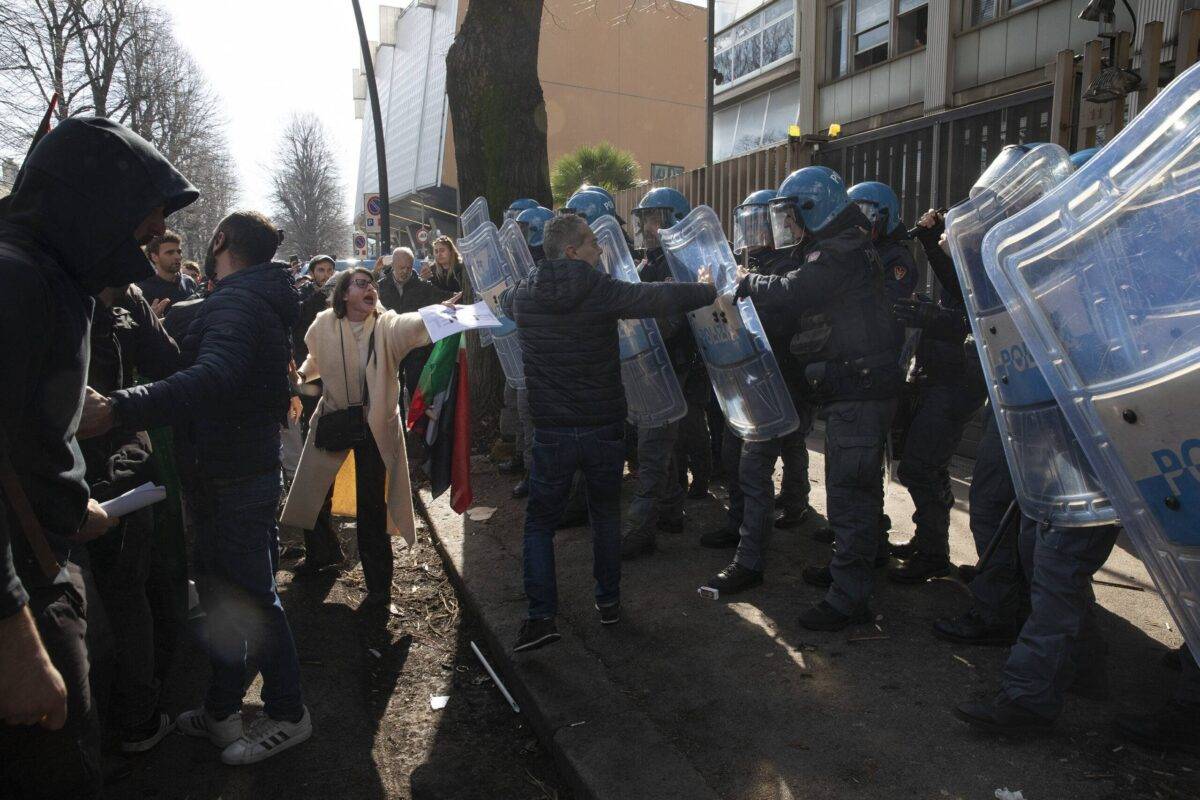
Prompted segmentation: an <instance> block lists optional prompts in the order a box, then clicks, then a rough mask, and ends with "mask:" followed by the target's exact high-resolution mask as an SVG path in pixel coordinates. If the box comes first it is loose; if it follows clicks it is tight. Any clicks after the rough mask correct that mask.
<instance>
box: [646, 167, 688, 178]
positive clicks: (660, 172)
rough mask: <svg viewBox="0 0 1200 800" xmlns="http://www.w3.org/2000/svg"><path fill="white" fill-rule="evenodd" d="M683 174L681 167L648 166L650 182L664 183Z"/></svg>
mask: <svg viewBox="0 0 1200 800" xmlns="http://www.w3.org/2000/svg"><path fill="white" fill-rule="evenodd" d="M682 174H683V167H677V166H675V165H674V164H651V165H650V180H652V181H665V180H666V179H667V178H672V177H674V176H676V175H682Z"/></svg>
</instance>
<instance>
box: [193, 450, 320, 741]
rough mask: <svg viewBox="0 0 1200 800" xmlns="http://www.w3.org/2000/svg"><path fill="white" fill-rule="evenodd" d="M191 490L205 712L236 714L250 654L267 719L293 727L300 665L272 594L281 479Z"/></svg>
mask: <svg viewBox="0 0 1200 800" xmlns="http://www.w3.org/2000/svg"><path fill="white" fill-rule="evenodd" d="M197 489H198V493H199V495H200V497H199V501H200V502H199V509H198V511H199V514H198V519H197V523H198V528H199V535H198V538H197V541H196V548H197V563H198V566H199V569H200V573H201V574H200V575H199V578H200V580H199V582H198V589H199V591H200V602H201V604H202V606H203V608H204V611H205V613H206V614H207V630H208V655H209V660H210V661H211V663H212V679H211V681H210V683H209V687H208V694H207V696H206V697H205V699H204V707H205V708H206V709H207V710H208V712H209V713H210V714H212V715H213V716H214V717H217V718H218V719H223V718H224V717H227V716H229V715H230V714H232V713H235V712H238V711H240V710H241V708H242V698H243V697H244V696H245V693H246V686H247V684H249V682H250V680H249V679H250V677H251V676H250V675H247V673H246V657H247V655H248V654H250V653H253V658H254V663H255V664H256V665H257V666H258V669H259V670H260V671H261V672H262V676H263V689H262V700H263V706H264V710H265V711H266V713H267V716H269V717H271V718H272V719H278V720H289V721H296V720H298V719H299V718H300V717H301V716H302V715H303V713H304V701H303V699H302V698H301V695H300V659H299V657H298V656H297V655H296V643H295V641H294V640H293V639H292V629H291V627H289V626H288V621H287V614H286V613H285V612H284V610H283V606H282V605H281V604H280V602H279V595H278V594H276V592H275V570H276V567H277V566H278V563H279V526H278V525H277V523H276V521H275V514H276V512H277V511H278V507H279V494H280V491H281V489H282V484H281V481H280V475H279V472H277V471H276V472H270V473H265V474H262V475H249V476H246V477H243V478H229V479H217V478H209V479H203V480H201V481H199V482H198V484H197Z"/></svg>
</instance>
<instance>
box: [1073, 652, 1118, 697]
mask: <svg viewBox="0 0 1200 800" xmlns="http://www.w3.org/2000/svg"><path fill="white" fill-rule="evenodd" d="M1067 693H1068V694H1073V695H1075V696H1076V697H1082V698H1084V699H1085V700H1094V701H1096V702H1097V703H1103V702H1106V701H1108V700H1111V699H1112V692H1111V691H1109V688H1108V668H1107V667H1105V666H1104V664H1103V662H1101V663H1099V664H1090V665H1088V667H1087V669H1086V670H1080V671H1079V672H1077V673H1075V680H1073V681H1071V685H1070V686H1068V687H1067Z"/></svg>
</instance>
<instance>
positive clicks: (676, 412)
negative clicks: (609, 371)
mask: <svg viewBox="0 0 1200 800" xmlns="http://www.w3.org/2000/svg"><path fill="white" fill-rule="evenodd" d="M592 230H593V231H595V233H596V243H597V244H598V245H599V246H600V269H602V270H604V272H606V273H608V274H609V275H610V276H612V277H613V278H616V279H617V280H619V281H624V282H626V283H640V282H641V279H640V278H639V277H638V272H637V267H636V266H635V265H634V263H633V256H632V255H630V253H629V246H628V245H627V244H626V243H625V235H624V232H623V231H622V230H621V226H620V224H619V223H618V222H617V221H616V220H615V219H613V218H612V217H609V216H604V217H601V218H600V219H598V220H596V221H595V222H594V223H592ZM617 334H618V336H619V337H620V338H619V344H620V348H621V383H622V385H623V386H624V388H625V404H626V406H627V407H628V409H629V416H628V419H629V422H630V423H631V424H633V425H638V426H642V427H647V428H655V427H660V426H662V425H667V424H668V423H671V422H677V421H679V420H681V419H683V418H684V417H685V416H687V401H686V400H684V397H683V389H682V388H681V387H680V386H679V379H678V378H677V377H676V376H675V369H674V365H673V364H672V362H671V357H670V354H669V353H668V352H667V346H666V344H665V343H664V342H663V338H662V334H661V333H660V332H659V330H658V323H657V322H655V321H654V320H653V319H623V320H619V321H618V322H617Z"/></svg>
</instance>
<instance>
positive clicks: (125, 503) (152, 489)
mask: <svg viewBox="0 0 1200 800" xmlns="http://www.w3.org/2000/svg"><path fill="white" fill-rule="evenodd" d="M165 499H167V490H166V488H164V487H162V486H155V485H154V484H153V483H148V482H147V483H143V484H142V485H141V486H139V487H137V488H136V489H130V490H129V491H128V492H126V493H125V494H123V495H121V496H119V497H114V498H113V499H112V500H107V501H105V502H103V503H101V504H100V507H101V508H103V509H104V513H106V514H108V515H109V516H110V517H123V516H125V515H126V514H132V513H133V512H134V511H138V510H140V509H143V508H145V507H146V506H152V505H154V504H155V503H159V502H162V501H163V500H165Z"/></svg>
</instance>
